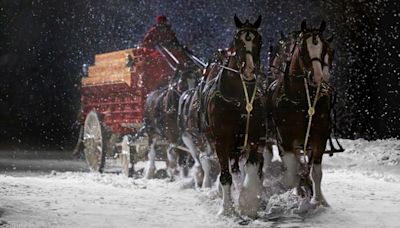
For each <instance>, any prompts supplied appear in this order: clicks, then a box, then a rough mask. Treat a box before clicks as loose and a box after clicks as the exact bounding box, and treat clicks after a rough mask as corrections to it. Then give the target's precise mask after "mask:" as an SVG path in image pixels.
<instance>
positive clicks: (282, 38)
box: [280, 31, 285, 40]
mask: <svg viewBox="0 0 400 228" xmlns="http://www.w3.org/2000/svg"><path fill="white" fill-rule="evenodd" d="M280 34H281V40H284V39H285V34H284V33H283V32H282V31H280Z"/></svg>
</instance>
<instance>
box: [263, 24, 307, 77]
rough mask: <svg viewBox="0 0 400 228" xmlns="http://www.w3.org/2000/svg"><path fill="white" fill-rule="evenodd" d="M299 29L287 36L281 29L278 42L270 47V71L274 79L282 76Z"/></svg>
mask: <svg viewBox="0 0 400 228" xmlns="http://www.w3.org/2000/svg"><path fill="white" fill-rule="evenodd" d="M299 34H300V31H294V32H291V33H289V34H288V35H287V36H285V34H283V32H282V31H281V33H280V38H279V40H278V43H277V44H276V45H275V46H274V47H273V48H272V53H271V56H272V58H271V63H270V67H271V72H272V74H273V76H274V77H273V78H274V79H278V78H282V77H281V76H282V75H283V74H284V73H285V71H286V67H287V64H286V63H288V62H290V59H291V57H292V54H293V51H294V48H295V46H296V42H297V37H298V36H299Z"/></svg>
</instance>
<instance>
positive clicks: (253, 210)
mask: <svg viewBox="0 0 400 228" xmlns="http://www.w3.org/2000/svg"><path fill="white" fill-rule="evenodd" d="M243 190H245V189H243ZM243 190H242V191H241V192H240V195H239V211H240V215H242V216H247V217H249V218H253V219H254V218H256V217H257V210H258V207H259V205H260V198H259V197H258V196H257V194H255V195H253V194H248V193H247V192H246V191H243ZM249 193H250V192H249ZM251 193H254V192H251Z"/></svg>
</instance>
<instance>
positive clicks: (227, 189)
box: [218, 184, 235, 216]
mask: <svg viewBox="0 0 400 228" xmlns="http://www.w3.org/2000/svg"><path fill="white" fill-rule="evenodd" d="M221 189H222V206H221V209H220V211H219V212H218V215H224V216H232V215H233V214H234V213H235V209H234V207H233V201H232V195H231V185H230V184H225V185H222V184H221Z"/></svg>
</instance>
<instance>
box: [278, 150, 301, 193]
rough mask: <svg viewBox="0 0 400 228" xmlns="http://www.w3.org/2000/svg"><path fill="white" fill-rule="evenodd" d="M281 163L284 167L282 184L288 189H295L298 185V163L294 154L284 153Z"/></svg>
mask: <svg viewBox="0 0 400 228" xmlns="http://www.w3.org/2000/svg"><path fill="white" fill-rule="evenodd" d="M282 162H283V165H284V167H285V171H284V174H283V177H282V178H283V180H282V181H283V183H284V184H285V185H286V187H288V188H295V187H297V186H298V185H299V183H300V176H299V162H298V161H297V158H296V155H295V154H294V153H287V152H285V154H284V156H283V157H282Z"/></svg>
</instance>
